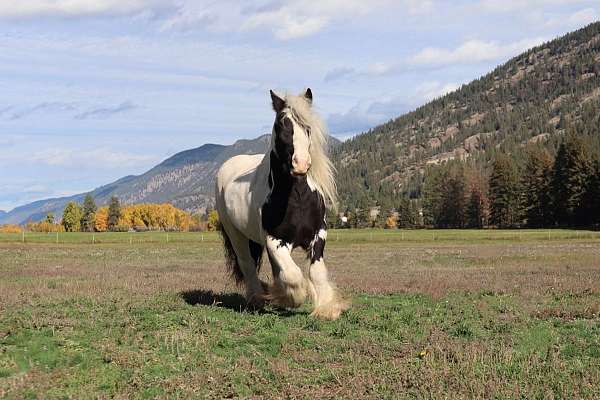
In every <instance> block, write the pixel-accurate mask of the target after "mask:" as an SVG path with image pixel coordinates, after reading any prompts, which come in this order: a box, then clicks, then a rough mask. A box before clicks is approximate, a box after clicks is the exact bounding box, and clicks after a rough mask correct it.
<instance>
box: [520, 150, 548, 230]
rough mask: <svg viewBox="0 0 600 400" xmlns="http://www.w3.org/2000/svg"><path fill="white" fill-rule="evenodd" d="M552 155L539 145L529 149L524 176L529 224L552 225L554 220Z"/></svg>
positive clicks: (525, 210) (526, 215) (524, 200)
mask: <svg viewBox="0 0 600 400" xmlns="http://www.w3.org/2000/svg"><path fill="white" fill-rule="evenodd" d="M552 164H553V160H552V156H551V155H550V153H548V151H547V150H546V149H540V148H539V147H535V148H530V149H528V151H527V159H526V161H525V168H524V171H523V177H522V186H523V199H522V201H523V208H524V212H525V218H526V219H527V226H529V227H531V228H542V227H550V226H551V225H552V223H553V221H552V214H553V211H552V195H551V192H552Z"/></svg>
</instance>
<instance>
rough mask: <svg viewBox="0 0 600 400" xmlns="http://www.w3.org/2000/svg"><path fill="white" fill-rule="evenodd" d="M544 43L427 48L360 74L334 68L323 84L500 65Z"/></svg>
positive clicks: (479, 42)
mask: <svg viewBox="0 0 600 400" xmlns="http://www.w3.org/2000/svg"><path fill="white" fill-rule="evenodd" d="M544 42H545V38H543V37H537V38H532V39H523V40H519V41H517V42H512V43H505V44H502V43H499V42H496V41H483V40H468V41H466V42H464V43H463V44H461V45H460V46H458V47H457V48H454V49H444V48H439V47H427V48H424V49H423V50H421V51H419V52H418V53H416V54H414V55H413V56H410V57H407V58H406V59H404V60H402V61H400V62H398V63H384V62H376V63H373V64H371V65H369V66H367V67H366V68H364V69H362V70H357V69H354V68H352V67H347V66H344V67H337V68H334V69H332V70H331V71H329V72H328V73H327V74H326V75H325V78H324V80H325V81H326V82H331V81H335V80H338V79H343V78H356V77H361V76H366V77H374V76H375V77H377V76H388V75H395V74H403V73H406V72H413V71H420V70H423V69H424V68H442V67H446V66H450V65H457V64H463V65H466V64H475V63H480V62H490V61H497V62H501V61H505V60H508V59H509V58H510V57H514V56H516V55H518V54H520V53H522V52H524V51H526V50H528V49H530V48H532V47H535V46H537V45H540V44H542V43H544Z"/></svg>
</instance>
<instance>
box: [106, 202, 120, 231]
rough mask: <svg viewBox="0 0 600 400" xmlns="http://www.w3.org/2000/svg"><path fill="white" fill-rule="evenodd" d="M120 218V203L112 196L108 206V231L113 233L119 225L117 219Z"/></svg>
mask: <svg viewBox="0 0 600 400" xmlns="http://www.w3.org/2000/svg"><path fill="white" fill-rule="evenodd" d="M120 218H121V203H120V202H119V198H118V197H116V196H113V197H111V198H110V203H109V205H108V230H109V231H114V230H115V228H116V227H117V226H118V225H119V219H120Z"/></svg>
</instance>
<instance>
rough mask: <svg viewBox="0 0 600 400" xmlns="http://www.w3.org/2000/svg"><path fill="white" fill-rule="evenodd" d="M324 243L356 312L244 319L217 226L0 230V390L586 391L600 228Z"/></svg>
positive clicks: (591, 367) (591, 377)
mask: <svg viewBox="0 0 600 400" xmlns="http://www.w3.org/2000/svg"><path fill="white" fill-rule="evenodd" d="M329 239H330V240H329V242H328V243H327V249H326V262H327V264H328V266H329V268H330V271H331V272H330V273H331V276H332V278H333V281H334V282H335V283H336V284H337V286H338V287H339V288H340V289H342V290H343V292H344V293H345V294H346V296H347V297H348V298H349V299H351V300H352V303H353V307H352V308H351V309H350V311H349V312H347V313H346V314H344V315H343V316H342V317H341V318H340V319H339V320H337V321H334V322H326V321H320V320H315V319H313V318H311V317H310V316H309V315H308V312H309V307H308V306H306V305H305V306H304V307H302V308H300V309H299V310H293V311H288V310H277V309H272V308H267V309H266V310H264V311H261V312H250V311H246V310H245V309H244V300H243V298H242V297H241V296H240V295H239V294H238V293H241V291H240V290H239V289H237V288H236V287H235V286H234V285H232V284H231V283H230V282H229V280H228V279H227V276H226V274H225V271H224V267H223V256H222V248H221V244H220V241H219V238H218V237H217V235H216V234H214V233H204V234H201V233H170V234H169V235H168V238H167V234H166V233H141V234H138V233H135V234H131V233H118V234H117V233H106V234H95V235H92V234H66V233H60V234H59V235H58V236H57V235H56V234H26V235H25V236H24V237H23V236H22V235H0V397H1V398H9V399H10V398H15V399H20V398H31V399H34V398H39V399H42V398H43V399H47V398H49V399H54V398H56V399H59V398H60V399H62V398H78V399H79V398H123V399H125V398H308V399H310V398H317V397H318V398H374V399H375V398H377V399H379V398H423V397H425V398H465V397H469V398H471V397H480V398H594V397H595V396H597V394H598V393H599V392H600V233H595V232H587V231H560V230H552V231H547V230H540V231H476V230H472V231H437V230H436V231H433V230H423V231H377V230H374V231H370V230H360V231H330V234H329ZM297 259H298V260H302V259H303V258H302V256H301V255H300V254H298V257H297ZM269 269H270V268H269V265H268V262H265V263H264V264H263V270H262V271H263V272H262V275H267V274H266V273H267V272H269Z"/></svg>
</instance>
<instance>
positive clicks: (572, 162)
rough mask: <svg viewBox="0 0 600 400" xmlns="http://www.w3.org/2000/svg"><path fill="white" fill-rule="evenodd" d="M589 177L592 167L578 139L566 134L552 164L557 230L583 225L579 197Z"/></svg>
mask: <svg viewBox="0 0 600 400" xmlns="http://www.w3.org/2000/svg"><path fill="white" fill-rule="evenodd" d="M591 175H592V163H591V159H590V156H589V153H588V151H587V149H586V146H585V142H584V140H583V138H582V137H581V135H577V134H576V133H575V132H573V131H570V132H569V133H568V134H567V136H566V137H565V138H564V140H563V141H562V143H561V144H560V147H559V148H558V153H557V155H556V161H555V163H554V171H553V181H552V188H553V193H554V204H553V207H554V210H555V219H556V222H557V223H558V224H559V225H560V226H577V225H585V224H586V222H587V221H586V217H585V215H584V213H583V210H584V207H583V196H584V194H585V193H586V190H587V187H588V182H589V180H590V177H591Z"/></svg>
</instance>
